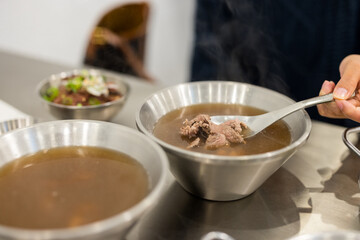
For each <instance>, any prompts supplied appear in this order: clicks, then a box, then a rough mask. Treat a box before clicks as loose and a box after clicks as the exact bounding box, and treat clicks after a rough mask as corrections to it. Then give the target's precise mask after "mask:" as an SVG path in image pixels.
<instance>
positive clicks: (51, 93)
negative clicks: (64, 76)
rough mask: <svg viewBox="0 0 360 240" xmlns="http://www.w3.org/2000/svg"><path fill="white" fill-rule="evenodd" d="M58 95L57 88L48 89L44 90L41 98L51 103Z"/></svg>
mask: <svg viewBox="0 0 360 240" xmlns="http://www.w3.org/2000/svg"><path fill="white" fill-rule="evenodd" d="M58 95H59V89H58V88H57V87H49V88H48V89H46V92H45V95H44V96H43V98H44V99H45V100H47V101H49V102H52V101H54V99H55V98H56V97H57V96H58Z"/></svg>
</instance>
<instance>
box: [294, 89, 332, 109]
mask: <svg viewBox="0 0 360 240" xmlns="http://www.w3.org/2000/svg"><path fill="white" fill-rule="evenodd" d="M333 100H334V97H333V94H332V93H329V94H326V95H322V96H317V97H313V98H309V99H306V100H303V101H300V102H299V103H302V104H304V108H307V107H312V106H314V105H317V104H320V103H326V102H331V101H333Z"/></svg>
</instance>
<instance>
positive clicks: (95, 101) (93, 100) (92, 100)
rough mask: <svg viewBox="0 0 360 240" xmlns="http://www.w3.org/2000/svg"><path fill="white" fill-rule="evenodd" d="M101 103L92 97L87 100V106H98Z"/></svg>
mask: <svg viewBox="0 0 360 240" xmlns="http://www.w3.org/2000/svg"><path fill="white" fill-rule="evenodd" d="M100 103H101V102H100V100H99V99H97V98H94V97H90V98H89V104H90V105H99V104H100Z"/></svg>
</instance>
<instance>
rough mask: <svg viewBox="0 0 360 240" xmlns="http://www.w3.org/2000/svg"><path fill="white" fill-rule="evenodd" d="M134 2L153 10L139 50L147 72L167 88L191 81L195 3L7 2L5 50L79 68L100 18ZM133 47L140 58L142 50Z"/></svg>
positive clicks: (2, 21) (0, 17)
mask: <svg viewBox="0 0 360 240" xmlns="http://www.w3.org/2000/svg"><path fill="white" fill-rule="evenodd" d="M129 4H145V5H146V6H147V9H148V11H147V16H146V19H145V23H144V24H145V25H146V27H145V29H143V30H144V31H145V40H144V38H142V40H144V41H142V43H143V49H140V50H141V51H143V54H142V55H141V56H140V58H142V59H140V61H142V62H143V68H144V71H145V72H146V73H148V74H149V75H151V77H152V78H154V79H155V81H156V83H158V84H162V85H172V84H176V83H180V82H186V81H188V80H189V69H190V64H191V52H192V42H193V30H194V24H193V19H194V10H195V1H193V0H147V1H137V0H130V1H129V0H102V1H97V0H52V1H48V0H32V1H27V0H2V1H0V32H1V37H0V51H5V52H11V53H15V54H20V55H24V56H27V57H30V58H35V59H39V60H44V61H48V62H52V63H59V64H62V65H66V66H69V67H79V66H81V65H82V64H83V63H84V58H85V56H86V55H87V48H88V47H89V42H90V41H91V37H92V36H93V35H92V34H93V33H94V29H95V28H96V26H98V24H99V22H100V20H103V18H104V16H105V15H106V13H109V12H111V11H112V10H114V9H116V8H120V7H122V6H125V5H126V6H128V5H129ZM136 41H137V40H130V41H128V42H129V43H130V45H131V44H133V43H136ZM131 47H132V49H133V50H134V51H133V52H135V54H137V51H139V49H138V48H137V46H135V45H134V44H133V45H131ZM134 62H135V63H136V61H134Z"/></svg>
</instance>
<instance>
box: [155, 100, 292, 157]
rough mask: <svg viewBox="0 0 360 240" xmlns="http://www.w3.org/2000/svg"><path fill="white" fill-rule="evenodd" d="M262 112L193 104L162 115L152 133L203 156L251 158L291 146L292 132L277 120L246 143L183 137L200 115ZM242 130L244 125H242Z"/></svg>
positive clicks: (167, 141) (239, 107)
mask: <svg viewBox="0 0 360 240" xmlns="http://www.w3.org/2000/svg"><path fill="white" fill-rule="evenodd" d="M262 113H265V111H263V110H260V109H257V108H254V107H250V106H244V105H239V104H223V103H209V104H196V105H191V106H187V107H183V108H180V109H176V110H174V111H171V112H169V113H167V114H166V115H164V116H163V117H162V118H160V119H159V121H158V122H157V123H156V125H155V127H154V131H153V134H154V136H156V137H157V138H159V139H161V140H162V141H164V142H166V143H168V144H172V145H174V146H177V147H180V148H183V149H187V150H190V151H196V152H201V153H206V154H217V155H227V156H241V155H253V154H260V153H265V152H270V151H274V150H278V149H280V148H283V147H285V146H287V145H289V144H290V142H291V133H290V130H289V127H288V126H287V124H286V123H285V122H284V121H282V120H280V121H277V122H276V123H274V124H272V125H271V126H269V127H267V128H266V129H264V130H263V131H262V132H260V133H259V134H257V135H255V136H254V137H251V138H247V139H245V141H238V142H227V143H226V144H222V145H221V146H215V147H213V146H210V147H209V146H208V145H207V144H206V140H205V139H201V138H200V141H199V142H196V143H194V141H195V140H196V138H191V137H188V136H185V134H183V131H182V128H183V127H184V122H185V123H186V122H188V121H191V120H192V119H194V118H196V117H198V115H199V114H206V115H210V116H211V115H259V114H262ZM243 127H244V126H243Z"/></svg>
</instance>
